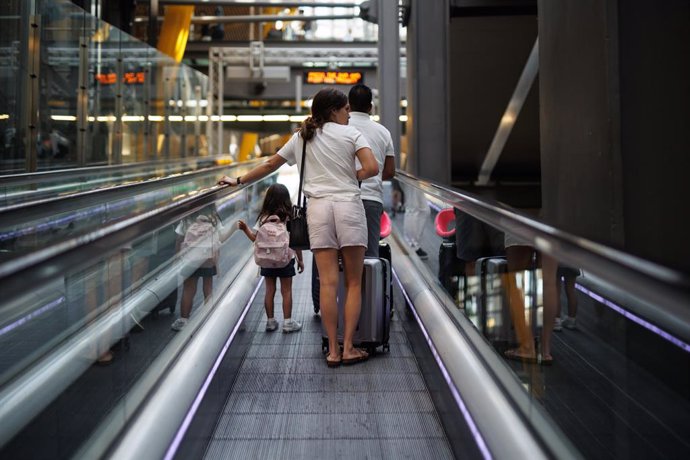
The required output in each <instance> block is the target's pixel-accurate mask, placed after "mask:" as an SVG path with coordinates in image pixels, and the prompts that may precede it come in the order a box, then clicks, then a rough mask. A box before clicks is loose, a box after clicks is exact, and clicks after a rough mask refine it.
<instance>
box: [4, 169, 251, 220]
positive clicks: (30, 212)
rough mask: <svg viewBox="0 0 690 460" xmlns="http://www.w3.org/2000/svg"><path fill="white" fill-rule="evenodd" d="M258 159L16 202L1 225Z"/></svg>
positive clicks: (133, 192)
mask: <svg viewBox="0 0 690 460" xmlns="http://www.w3.org/2000/svg"><path fill="white" fill-rule="evenodd" d="M257 161H258V160H251V161H247V162H242V163H236V164H233V165H230V166H213V167H210V168H204V169H198V170H195V171H190V172H184V173H177V174H174V175H171V176H166V177H161V178H153V179H148V180H144V181H142V182H136V183H132V184H124V185H114V186H112V187H106V188H99V189H96V190H88V191H85V192H77V193H71V194H69V195H64V196H58V197H54V198H47V199H42V200H37V201H28V202H23V203H18V204H16V205H11V206H7V207H5V208H0V220H2V223H3V226H12V225H18V223H17V222H26V221H30V220H32V219H35V218H38V217H44V216H45V215H46V214H50V215H55V214H60V213H64V212H69V211H74V210H77V209H83V208H85V207H88V206H92V205H98V204H104V203H107V202H110V201H115V200H119V199H122V198H127V197H131V196H134V195H136V194H140V193H145V192H148V191H151V190H155V189H158V188H161V187H168V186H172V185H176V184H179V183H184V182H188V181H190V180H192V179H195V178H198V177H200V176H205V175H207V174H209V173H212V172H214V171H217V172H219V173H220V172H221V171H226V170H228V169H235V168H238V167H243V166H251V165H253V164H254V163H256V162H257Z"/></svg>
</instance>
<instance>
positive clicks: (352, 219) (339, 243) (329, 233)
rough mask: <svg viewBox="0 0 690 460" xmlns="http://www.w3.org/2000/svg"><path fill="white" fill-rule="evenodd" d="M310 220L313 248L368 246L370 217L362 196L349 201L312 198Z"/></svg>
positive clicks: (308, 215) (308, 209) (308, 207)
mask: <svg viewBox="0 0 690 460" xmlns="http://www.w3.org/2000/svg"><path fill="white" fill-rule="evenodd" d="M307 224H308V225H309V244H310V245H311V249H340V248H344V247H348V246H363V247H365V248H366V247H367V217H366V215H365V213H364V205H363V204H362V199H361V198H360V197H354V198H352V200H348V201H333V200H331V199H329V198H310V199H309V202H308V204H307Z"/></svg>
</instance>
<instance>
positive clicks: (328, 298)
mask: <svg viewBox="0 0 690 460" xmlns="http://www.w3.org/2000/svg"><path fill="white" fill-rule="evenodd" d="M363 249H364V248H362V250H363ZM313 253H314V259H315V260H316V266H317V267H318V269H319V278H320V283H319V285H320V286H321V293H320V296H319V300H320V302H321V321H322V323H323V325H324V328H325V329H326V334H328V359H329V360H331V361H337V360H339V359H340V349H339V346H338V305H337V304H336V289H337V287H338V251H337V250H335V249H315V250H314V251H313ZM362 253H364V252H363V251H362Z"/></svg>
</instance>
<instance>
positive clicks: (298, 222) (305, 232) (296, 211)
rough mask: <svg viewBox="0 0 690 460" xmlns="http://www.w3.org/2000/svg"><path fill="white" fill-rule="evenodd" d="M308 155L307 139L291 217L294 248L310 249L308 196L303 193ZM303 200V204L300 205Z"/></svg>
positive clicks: (303, 148)
mask: <svg viewBox="0 0 690 460" xmlns="http://www.w3.org/2000/svg"><path fill="white" fill-rule="evenodd" d="M306 157H307V141H306V140H304V144H303V145H302V168H301V169H300V172H299V191H298V192H297V204H296V205H294V206H293V207H292V216H291V217H290V247H291V248H292V249H298V250H299V249H309V248H310V245H309V228H308V227H307V197H306V196H305V195H302V184H304V164H305V163H304V160H305V158H306ZM300 202H301V206H300Z"/></svg>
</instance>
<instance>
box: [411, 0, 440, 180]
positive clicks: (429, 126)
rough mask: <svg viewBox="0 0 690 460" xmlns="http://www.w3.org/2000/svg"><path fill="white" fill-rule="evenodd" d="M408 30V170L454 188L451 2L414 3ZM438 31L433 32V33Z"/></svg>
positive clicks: (438, 0)
mask: <svg viewBox="0 0 690 460" xmlns="http://www.w3.org/2000/svg"><path fill="white" fill-rule="evenodd" d="M411 8H412V9H411V14H410V23H409V25H408V28H407V72H408V75H407V85H408V89H407V95H408V103H407V117H408V119H407V120H408V121H407V136H408V152H407V154H408V157H407V164H406V165H405V168H406V169H407V170H408V171H410V172H412V173H414V174H415V175H417V176H419V177H422V178H425V179H430V180H435V181H437V182H441V183H443V184H448V183H449V182H450V172H451V159H450V110H449V109H450V108H449V100H450V97H449V95H450V81H449V80H450V71H449V68H450V65H449V62H448V60H449V57H448V55H449V53H448V51H449V44H448V42H449V38H448V37H449V33H450V5H449V0H437V1H433V2H419V1H417V2H412V3H411ZM432 31H433V32H432Z"/></svg>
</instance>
